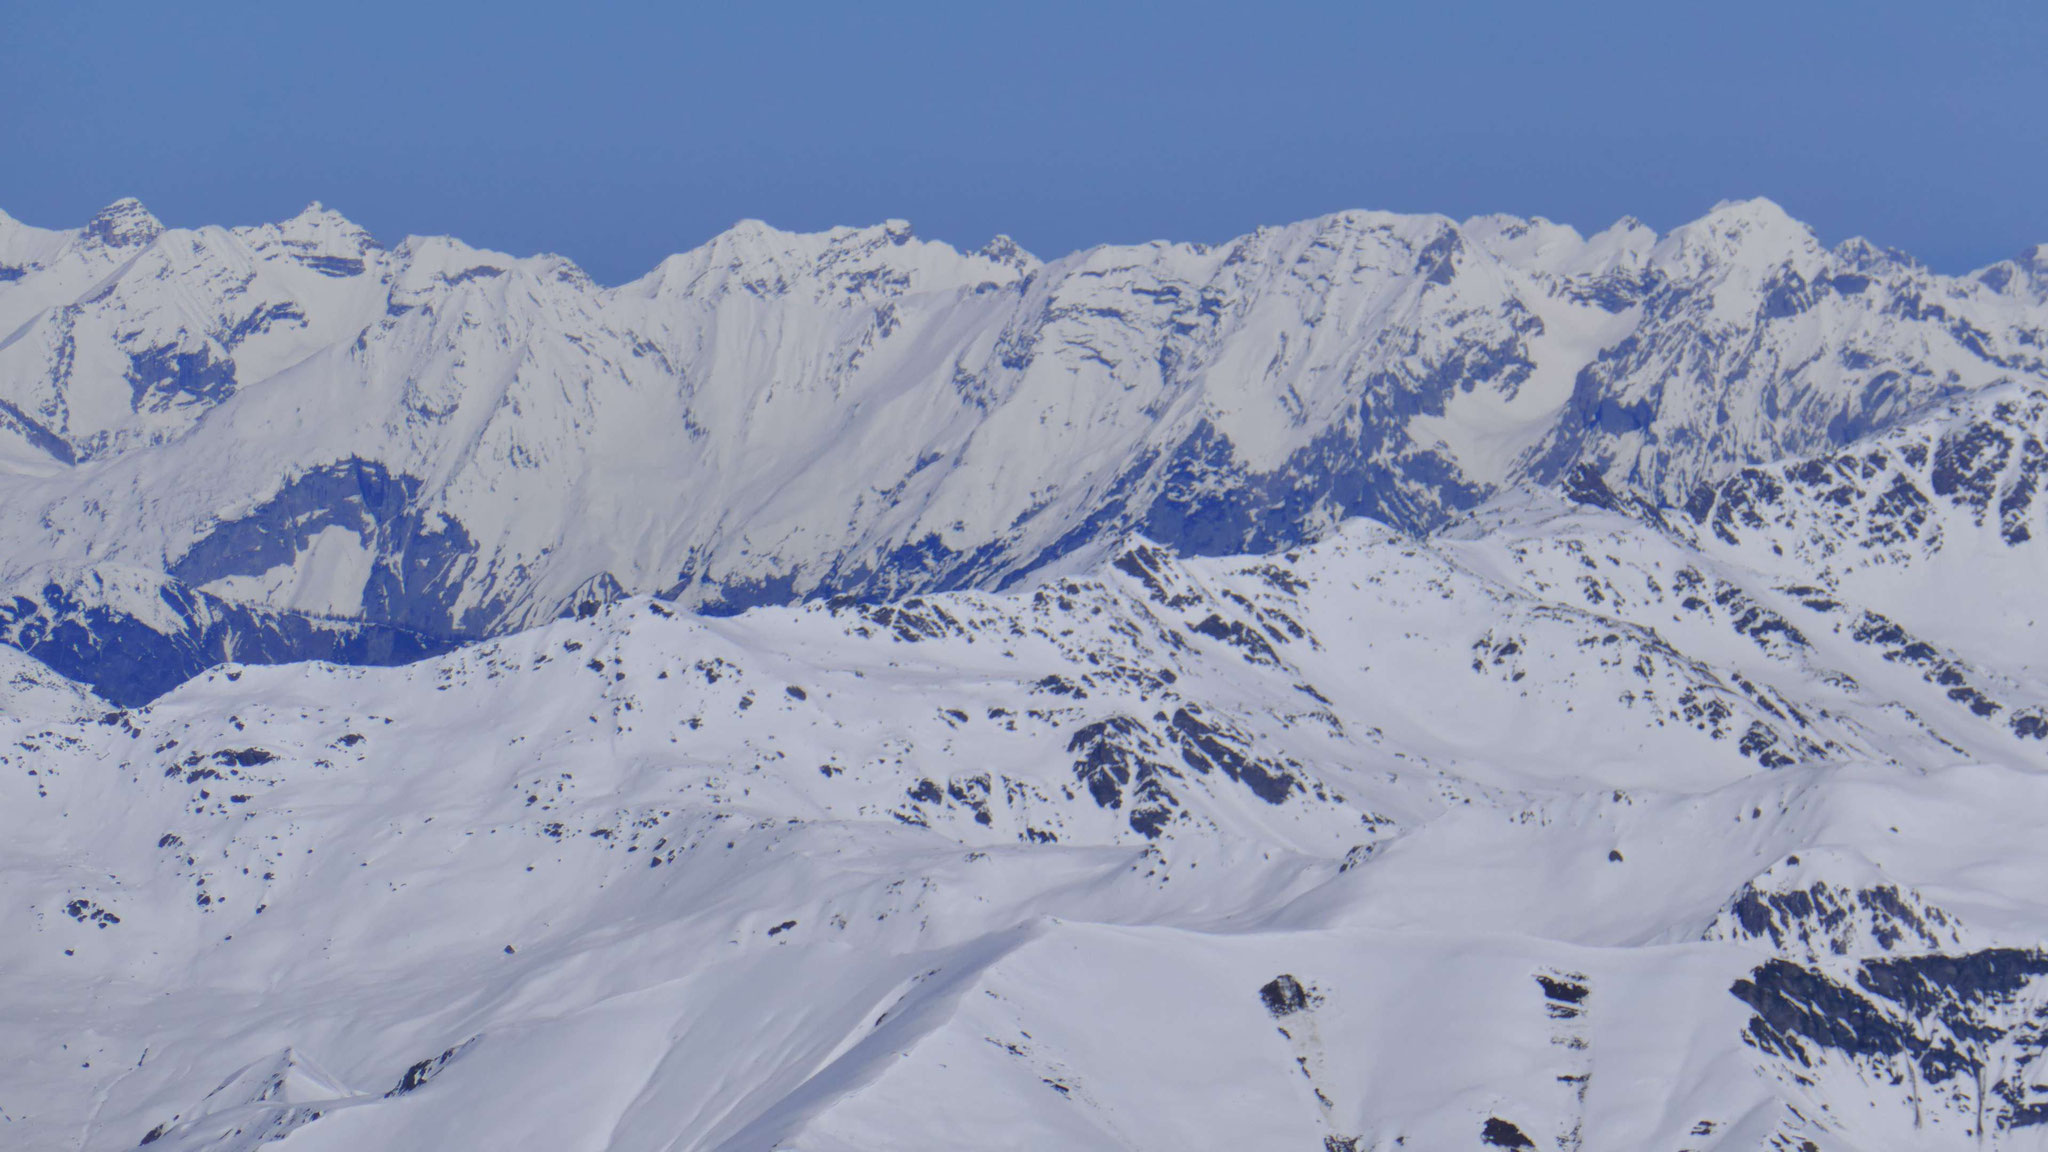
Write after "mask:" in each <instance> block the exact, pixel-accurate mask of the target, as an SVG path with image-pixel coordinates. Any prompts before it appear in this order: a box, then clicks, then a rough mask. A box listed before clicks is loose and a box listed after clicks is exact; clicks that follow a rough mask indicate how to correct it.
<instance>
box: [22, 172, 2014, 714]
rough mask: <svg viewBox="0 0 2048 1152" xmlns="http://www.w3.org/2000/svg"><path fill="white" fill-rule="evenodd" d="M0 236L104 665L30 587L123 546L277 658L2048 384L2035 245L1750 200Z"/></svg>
mask: <svg viewBox="0 0 2048 1152" xmlns="http://www.w3.org/2000/svg"><path fill="white" fill-rule="evenodd" d="M0 266H4V267H0V331H4V332H6V333H7V335H6V336H5V337H4V338H0V468H4V469H5V470H6V474H5V475H0V497H4V499H0V542H4V548H0V555H4V557H5V560H4V563H0V581H4V586H5V587H6V588H7V590H8V591H9V592H10V593H11V594H13V595H14V596H16V597H17V599H15V601H14V603H15V608H14V609H13V614H14V618H15V619H21V618H25V617H29V616H38V617H41V618H45V619H47V620H49V621H50V622H51V626H52V627H54V626H55V624H56V622H58V621H59V620H62V621H65V622H68V623H69V624H70V625H71V626H72V629H73V632H74V634H75V635H76V636H77V637H78V638H79V648H78V651H79V653H80V654H79V655H78V657H77V659H76V660H75V661H74V670H76V671H79V672H80V673H81V674H86V675H89V676H90V677H91V678H93V679H94V680H95V682H100V683H103V684H104V685H106V686H108V687H109V688H110V690H113V691H116V692H117V693H125V694H127V695H129V696H133V695H134V694H135V692H139V691H141V688H140V687H139V686H134V687H133V689H132V691H131V689H130V688H128V687H117V686H116V684H115V682H116V680H117V679H118V678H119V671H118V670H117V669H100V670H97V671H95V670H92V669H91V668H89V667H88V666H89V665H90V663H91V661H90V660H89V659H87V657H86V655H85V654H86V653H89V652H91V651H97V650H102V649H104V647H105V642H104V639H103V636H104V634H105V633H106V632H107V631H108V630H109V629H113V628H119V627H125V626H126V623H124V621H127V622H133V621H132V619H131V618H129V617H127V616H122V615H121V614H120V613H119V612H118V611H117V610H116V609H113V608H112V607H109V606H101V605H95V604H93V603H91V602H90V601H70V602H67V603H66V604H64V605H60V604H57V603H53V602H50V601H49V600H48V599H47V598H46V597H45V596H44V591H45V590H46V589H48V588H51V587H55V588H58V589H59V590H68V589H76V588H80V587H90V586H97V585H99V584H122V585H126V584H127V583H129V582H131V581H133V580H134V579H137V578H138V576H137V575H136V574H154V578H155V579H156V581H157V583H158V586H159V591H160V593H161V594H160V596H159V597H158V598H159V599H161V600H162V601H163V602H164V603H166V604H198V603H211V604H218V605H219V612H221V613H226V614H230V615H232V614H237V613H239V614H241V615H243V616H244V617H246V618H247V621H248V623H249V625H250V627H252V628H257V629H258V630H264V629H267V630H268V632H267V635H266V637H265V638H263V639H261V640H260V641H258V640H256V639H254V638H245V641H244V650H245V651H247V650H256V649H261V650H264V651H274V652H280V653H292V652H295V651H296V652H298V654H301V655H331V654H333V652H332V651H331V650H330V649H331V648H332V645H329V646H328V648H318V647H316V648H312V649H305V650H303V651H300V650H296V649H293V648H292V646H291V643H290V642H288V641H287V640H286V639H285V638H284V635H283V633H284V632H285V631H289V632H291V633H293V634H295V635H306V636H312V635H316V634H317V635H323V636H324V635H328V634H330V633H332V632H333V631H334V629H335V628H336V627H338V626H343V625H349V624H353V625H357V626H360V627H363V628H365V629H370V630H376V629H382V630H384V631H385V632H388V633H392V634H402V635H404V636H407V637H411V638H412V639H411V640H410V641H408V642H407V643H404V644H400V645H398V646H397V648H395V649H392V650H393V651H403V652H416V651H421V650H426V649H431V648H433V647H436V646H445V645H446V644H448V643H450V642H453V641H455V640H460V639H465V638H475V637H478V636H486V635H492V634H497V633H501V632H503V631H505V630H508V629H512V628H517V627H523V626H527V625H531V624H534V623H537V622H539V621H542V620H545V619H548V618H551V617H553V616H555V615H558V614H560V613H562V612H564V611H573V610H574V609H575V608H576V606H577V605H579V604H581V603H586V602H588V603H600V602H602V601H603V600H604V599H605V598H606V597H608V596H610V595H613V594H615V593H660V594H662V595H664V596H666V597H669V598H672V599H674V600H676V601H677V602H679V603H681V604H683V605H684V606H686V607H701V608H705V609H708V610H712V611H728V610H735V609H738V608H740V607H744V606H746V605H749V604H755V603H787V602H793V601H796V600H800V599H803V598H807V597H821V596H832V595H849V594H850V595H857V596H862V597H868V598H875V597H886V596H891V595H903V594H908V593H912V592H919V591H933V590H941V589H947V588H960V587H978V588H990V589H994V588H1002V587H1009V586H1014V585H1016V584H1018V583H1020V582H1022V581H1025V580H1027V579H1031V578H1035V577H1036V576H1037V575H1039V574H1042V573H1045V572H1049V571H1061V570H1080V569H1084V568H1086V567H1087V566H1088V565H1089V564H1091V563H1094V562H1095V561H1097V560H1099V559H1100V558H1101V556H1103V555H1104V554H1105V549H1107V548H1110V547H1112V546H1113V545H1114V543H1115V542H1116V541H1117V540H1119V539H1121V538H1122V537H1123V536H1124V535H1126V534H1128V533H1130V532H1133V531H1138V532H1142V533H1144V534H1145V535H1147V536H1148V537H1150V538H1152V539H1154V540H1157V541H1159V542H1161V543H1164V544H1166V545H1169V546H1171V547H1173V548H1175V549H1176V550H1178V551H1180V552H1182V553H1188V554H1210V555H1224V554H1232V553H1239V552H1248V551H1249V552H1264V551H1268V550H1272V549H1276V548H1283V547H1288V546H1292V545H1295V544H1298V543H1303V542H1306V541H1309V540H1313V539H1316V538H1318V537H1319V536H1320V535H1321V534H1322V533H1324V532H1326V531H1328V530H1329V529H1330V527H1331V526H1332V525H1334V524H1336V523H1338V522H1340V521H1342V520H1343V519H1345V518H1347V517H1351V516H1357V515H1364V516H1370V517H1373V518H1376V519H1379V520H1382V521H1384V522H1386V523H1389V524H1393V525H1396V526H1398V527H1401V528H1404V529H1408V530H1426V529H1429V528H1432V527H1435V526H1438V525H1441V524H1443V523H1446V522H1448V521H1449V520H1450V519H1451V518H1453V517H1455V516H1456V515H1457V514H1459V513H1460V512H1461V511H1462V510H1465V509H1468V508H1470V507H1473V506H1475V505H1477V504H1478V503H1480V502H1481V501H1483V500H1485V499H1487V498H1489V497H1490V496H1492V495H1495V494H1497V493H1499V492H1501V491H1505V490H1508V489H1511V488H1513V487H1514V486H1516V485H1519V484H1523V483H1531V482H1533V483H1550V482H1554V481H1556V480H1558V479H1560V478H1562V477H1564V476H1566V475H1568V474H1570V473H1571V472H1572V470H1573V469H1574V468H1575V467H1578V466H1581V465H1589V466H1592V467H1594V468H1596V469H1598V470H1599V471H1600V473H1601V474H1602V475H1603V477H1604V478H1605V480H1606V482H1607V483H1608V484H1609V485H1610V486H1612V487H1614V488H1617V489H1621V490H1626V491H1635V492H1640V493H1643V494H1646V495H1648V496H1650V497H1651V498H1653V499H1656V500H1660V501H1663V502H1666V503H1678V502H1681V501H1682V500H1683V498H1684V497H1685V496H1687V495H1689V494H1690V493H1691V492H1692V491H1693V490H1694V488H1695V487H1696V486H1697V485H1699V484H1700V483H1703V482H1707V481H1711V480H1715V479H1717V478H1719V477H1721V476H1724V475H1725V474H1727V473H1728V472H1729V471H1731V470H1732V469H1734V468H1737V467H1740V466H1744V465H1751V464H1757V463H1761V462H1765V461H1769V460H1773V459H1777V458H1781V457H1784V456H1787V455H1803V454H1806V453H1809V452H1812V451H1815V450H1820V449H1826V448H1832V447H1839V446H1842V445H1845V444H1847V443H1850V442H1852V441H1855V440H1858V439H1859V438H1861V437H1863V436H1864V435H1866V434H1868V433H1871V432H1873V431H1877V430H1881V429H1884V428H1887V427H1891V426H1895V425H1897V424H1900V423H1902V422H1904V421H1907V420H1910V419H1912V418H1914V417H1916V416H1917V415H1918V414H1919V413H1921V412H1922V411H1924V410H1925V409H1926V408H1927V407H1928V406H1929V405H1930V404H1932V403H1935V402H1937V401H1938V400H1940V399H1941V398H1943V397H1949V396H1953V395H1960V394H1967V393H1972V392H1974V391H1976V390H1980V389H1983V388H1985V387H1988V386H1991V385H1994V384H1997V383H1999V382H2018V384H2019V385H2021V386H2033V385H2037V384H2039V383H2040V382H2041V381H2042V379H2043V378H2044V368H2043V362H2042V360H2041V356H2040V351H2039V350H2040V349H2041V348H2042V347H2044V346H2048V344H2044V341H2048V333H2044V328H2048V305H2044V304H2043V302H2042V298H2041V296H2040V295H2039V293H2036V292H2034V291H2033V290H2032V289H2030V288H2028V287H2026V285H2028V284H2031V283H2032V281H2031V280H2028V279H2027V278H2026V275H2025V274H2024V273H2025V270H2026V269H2027V268H2032V267H2033V265H2032V264H2028V263H2027V262H2026V261H2020V262H2015V263H2013V264H2011V265H2010V266H2006V265H2000V266H1997V267H1994V268H1992V269H1987V270H1985V271H1984V272H1983V273H1981V274H1979V275H1978V276H1977V277H1976V278H1973V279H1952V278H1946V277H1941V276H1936V275H1934V274H1932V273H1929V272H1927V271H1926V270H1925V269H1922V268H1920V267H1918V266H1917V265H1914V264H1913V263H1912V262H1911V261H1909V260H1906V259H1904V258H1902V257H1899V256H1897V255H1896V254H1890V253H1885V252H1882V251H1880V250H1878V249H1875V248H1874V247H1872V246H1870V245H1868V244H1864V243H1860V242H1851V243H1849V244H1845V245H1843V246H1841V247H1840V248H1838V249H1836V250H1834V251H1828V250H1825V249H1822V248H1821V247H1820V246H1818V245H1817V244H1816V243H1815V242H1814V241H1813V239H1812V237H1811V235H1810V234H1809V233H1808V232H1807V231H1806V230H1805V229H1804V228H1803V227H1802V226H1800V225H1798V224H1797V223H1795V222H1793V221H1791V220H1790V219H1788V218H1787V217H1785V215H1784V214H1783V213H1782V212H1781V211H1779V210H1778V209H1777V208H1776V206H1774V205H1771V204H1769V203H1768V202H1764V201H1752V202H1748V203H1742V204H1730V205H1723V206H1722V207H1720V208H1718V209H1716V210H1715V212H1713V213H1711V214H1710V215H1709V216H1707V217H1706V218H1705V219H1703V220H1701V221H1699V222H1696V223H1694V224H1690V225H1687V226H1685V227H1683V228H1680V229H1678V230H1676V231H1674V232H1673V233H1672V234H1670V235H1669V236H1666V237H1663V238H1661V239H1660V238H1658V237H1656V236H1655V235H1654V234H1653V233H1651V232H1650V231H1649V230H1648V229H1646V228H1644V227H1643V226H1641V225H1640V224H1637V223H1635V222H1633V221H1624V222H1622V223H1621V224H1618V225H1616V226H1615V227H1614V228H1612V229H1610V230H1608V231H1606V232H1603V233H1601V234H1599V235H1596V236H1593V237H1590V238H1587V237H1581V236H1580V235H1578V234H1577V233H1576V232H1574V231H1573V230H1571V229H1569V228H1566V227H1563V226H1560V225H1557V224H1553V223H1551V222H1548V221H1543V220H1533V221H1523V220H1516V219H1512V218H1506V217H1485V218H1481V219H1477V220H1473V221H1468V222H1466V223H1464V224H1458V223H1456V222H1454V221H1451V220H1448V219H1445V218H1442V217H1433V216H1396V215H1391V214H1386V213H1372V212H1352V213H1343V214H1339V215H1335V216H1330V217H1324V218H1321V219H1317V220H1310V221H1304V222H1302V223H1299V224H1294V225H1289V226H1287V227H1283V228H1271V229H1262V230H1260V231H1258V232H1255V233H1253V234H1251V235H1248V236H1245V237H1242V238H1240V239H1239V240H1236V241H1233V242H1231V243H1229V244H1225V245H1220V246H1216V247H1203V246H1195V245H1172V244H1163V243H1162V244H1152V245H1143V246H1135V247H1125V248H1100V249H1094V250H1091V251H1088V252H1082V253H1076V254H1074V255H1071V256H1068V257H1065V258H1063V259H1061V260H1058V261H1054V262H1052V263H1049V264H1041V263H1039V262H1038V261H1037V260H1035V259H1033V258H1031V257H1030V256H1028V255H1026V254H1024V253H1022V252H1021V251H1019V250H1018V249H1017V248H1016V246H1015V245H1014V244H1011V243H1009V242H1008V241H1006V240H1001V239H998V240H997V241H996V242H994V243H991V244H990V245H989V246H988V247H987V248H985V249H983V250H981V251H979V252H974V253H962V252H958V251H955V250H953V249H951V248H949V247H947V246H946V245H943V244H936V243H931V242H926V241H921V240H918V239H916V238H915V237H914V236H913V235H912V234H911V233H910V231H909V229H908V227H907V225H904V224H903V223H902V222H900V221H896V222H890V223H886V224H883V225H879V226H875V227H871V228H859V229H856V228H841V229H835V230H833V231H830V232H826V233H819V234H814V235H793V234H789V233H784V232H780V231H777V230H775V229H772V228H770V227H768V226H766V225H763V224H760V223H758V222H747V223H743V224H741V225H738V226H736V227H735V228H734V229H732V230H731V231H730V232H728V233H726V234H724V235H722V236H720V237H718V238H716V239H715V240H713V241H712V242H711V243H709V244H707V245H705V246H704V247H703V248H700V249H698V250H696V251H693V252H690V253H686V254H683V255H679V256H675V257H671V258H670V259H668V260H666V261H664V262H663V263H662V264H661V265H660V266H659V267H657V268H656V269H655V270H654V271H653V272H651V273H649V274H648V275H647V276H646V277H644V278H642V279H640V280H638V281H635V282H633V283H631V284H627V285H623V286H620V287H617V288H603V287H600V286H598V285H595V284H593V283H591V282H590V281H589V279H588V278H587V277H585V276H584V275H583V274H582V273H581V272H580V271H579V270H578V269H576V268H575V267H574V266H573V265H572V264H569V263H568V262H566V261H563V260H561V259H559V258H554V257H533V258H526V259H515V258H511V257H507V256H503V255H500V254H495V253H488V252H480V251H477V250H474V249H470V248H468V247H466V246H464V245H462V244H461V243H459V242H457V241H453V240H447V239H418V238H415V239H410V240H407V241H405V242H403V243H401V244H399V245H397V246H396V247H393V248H389V249H387V248H383V247H379V246H378V245H377V244H376V243H375V242H374V241H373V240H371V238H370V237H368V236H367V235H365V234H364V233H363V232H362V231H361V230H360V229H358V228H356V227H354V226H353V225H351V224H349V223H348V222H347V221H346V220H343V219H342V218H340V217H339V216H336V215H335V214H333V213H331V212H328V211H326V210H324V209H321V208H319V207H318V206H317V205H316V206H313V207H312V208H309V209H308V210H307V211H306V212H305V213H303V214H301V215H300V216H299V217H296V218H294V219H293V220H290V221H286V222H284V223H281V224H275V225H265V226H261V227H255V228H238V229H232V230H228V229H217V228H206V229H199V230H182V229H168V230H166V229H163V228H162V227H161V226H160V225H159V224H157V223H156V222H155V220H154V219H153V218H151V217H149V215H148V213H147V212H146V211H145V210H143V209H142V207H141V206H140V205H138V204H135V203H134V202H132V201H124V202H122V203H120V204H117V205H114V206H112V207H110V208H109V209H107V210H106V211H105V212H104V213H102V214H101V215H100V216H99V217H96V218H95V219H94V221H92V222H91V223H89V224H88V225H87V226H86V227H85V228H83V229H80V230H78V231H76V232H68V233H57V232H44V231H40V230H36V229H29V228H26V227H24V226H21V225H19V224H16V223H14V222H13V221H11V220H8V221H0ZM101 609H104V610H103V611H102V610H101ZM95 611H99V615H97V616H92V613H93V612H95ZM158 615H161V613H158ZM187 615H188V616H190V615H191V614H187ZM116 617H119V619H117V618H116ZM258 620H263V621H290V622H291V623H289V624H276V625H274V626H273V625H258V624H257V623H256V622H257V621H258ZM151 627H155V625H151ZM169 627H170V631H168V632H160V633H159V635H160V637H161V639H159V640H157V641H152V643H155V644H157V645H158V646H159V647H178V648H181V649H183V650H187V651H190V652H193V653H197V652H201V651H205V650H207V649H208V646H209V644H210V643H211V642H209V641H207V640H205V639H204V638H203V635H202V634H203V633H204V631H205V625H204V624H203V622H200V621H198V620H197V618H196V617H192V618H190V619H183V620H182V622H180V623H177V624H175V625H171V626H169ZM281 630H282V631H281ZM320 643H322V644H326V643H327V642H326V641H321V642H320ZM344 647H346V646H345V645H344ZM369 647H372V648H378V649H379V650H382V648H383V647H384V645H381V644H379V645H370V646H369ZM213 655H214V656H215V657H216V658H218V657H220V656H221V655H223V654H222V653H221V652H219V651H218V650H214V651H213ZM197 659H198V658H197V657H196V656H194V657H192V658H191V660H193V661H196V660H197ZM197 666H203V665H197ZM187 670H188V671H189V670H190V669H189V668H188V669H187Z"/></svg>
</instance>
